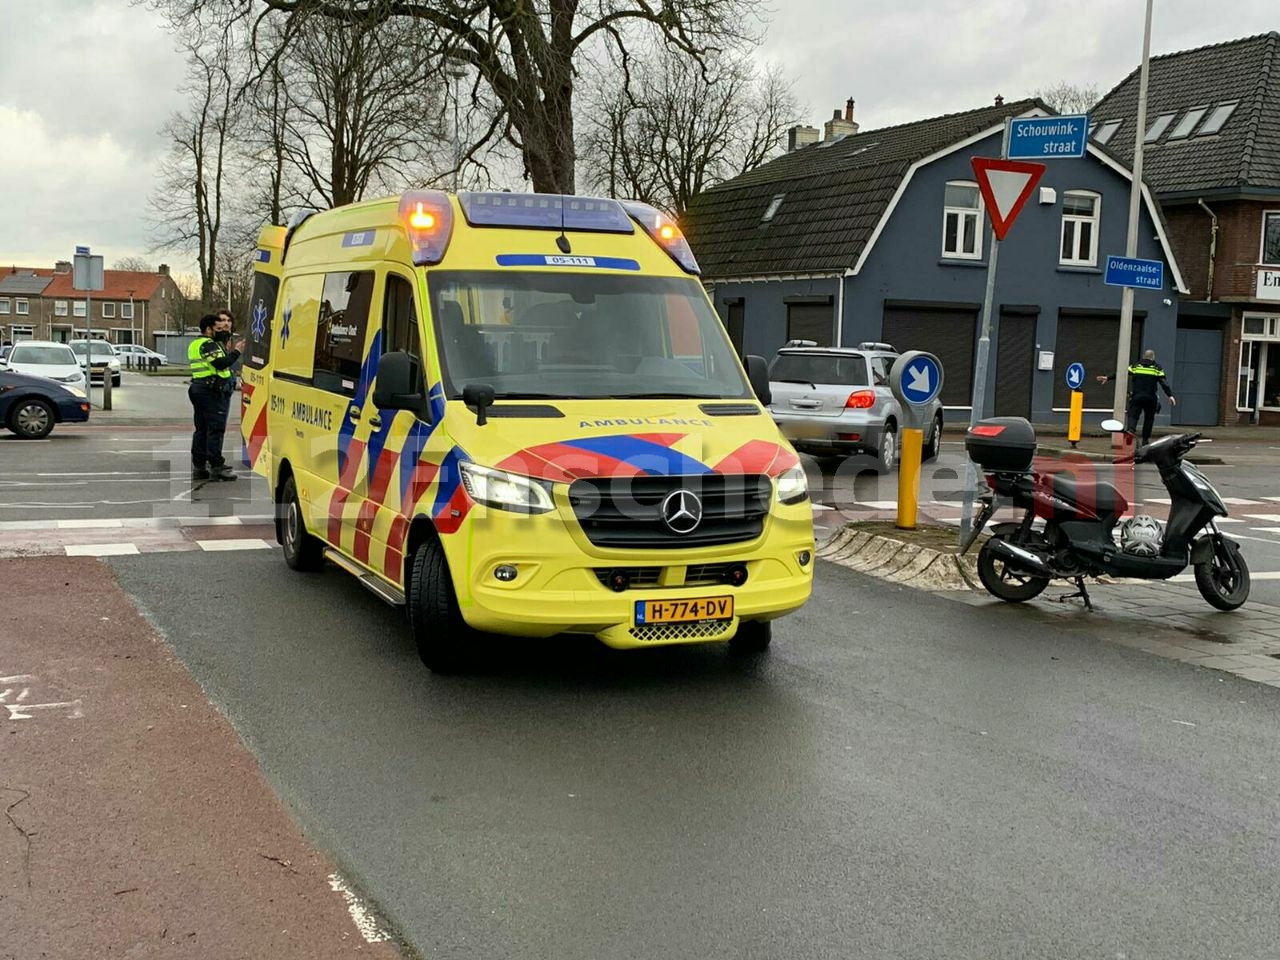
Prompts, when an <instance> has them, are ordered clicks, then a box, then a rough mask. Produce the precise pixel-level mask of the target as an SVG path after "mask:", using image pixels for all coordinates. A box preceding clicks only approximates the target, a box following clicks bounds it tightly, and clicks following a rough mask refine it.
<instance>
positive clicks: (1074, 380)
mask: <svg viewBox="0 0 1280 960" xmlns="http://www.w3.org/2000/svg"><path fill="white" fill-rule="evenodd" d="M1082 386H1084V364H1083V363H1073V364H1072V365H1071V366H1069V367H1067V387H1068V388H1069V389H1071V390H1079V389H1080V388H1081V387H1082Z"/></svg>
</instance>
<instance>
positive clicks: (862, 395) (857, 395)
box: [844, 390, 876, 410]
mask: <svg viewBox="0 0 1280 960" xmlns="http://www.w3.org/2000/svg"><path fill="white" fill-rule="evenodd" d="M844 405H845V408H846V409H848V410H870V409H871V408H872V407H874V406H875V405H876V393H875V391H874V390H855V391H853V393H851V394H849V399H848V400H846V401H845V402H844Z"/></svg>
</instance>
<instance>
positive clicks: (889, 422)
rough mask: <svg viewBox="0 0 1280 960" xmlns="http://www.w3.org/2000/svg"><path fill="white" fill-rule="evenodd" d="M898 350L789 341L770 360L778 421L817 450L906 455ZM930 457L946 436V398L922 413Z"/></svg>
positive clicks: (884, 463)
mask: <svg viewBox="0 0 1280 960" xmlns="http://www.w3.org/2000/svg"><path fill="white" fill-rule="evenodd" d="M897 359H898V352H897V351H896V350H894V349H893V347H892V346H890V345H889V344H887V343H860V344H858V346H857V347H819V346H818V345H817V344H816V343H814V342H813V341H811V340H792V341H790V342H788V343H787V345H786V346H784V347H783V348H782V349H781V350H779V351H778V355H777V356H776V357H774V359H773V363H772V364H770V366H769V388H770V390H771V391H772V393H773V402H772V403H771V404H770V405H769V412H770V413H771V414H772V415H773V419H774V422H775V423H777V424H778V427H779V429H781V430H782V432H783V434H784V435H785V436H786V437H787V439H788V440H790V441H791V444H792V446H794V447H795V448H796V449H797V450H801V451H803V452H805V453H810V454H813V455H814V456H825V457H830V456H838V457H844V456H849V455H851V454H854V453H862V452H866V453H870V454H871V455H872V456H875V457H877V458H878V459H879V460H880V469H882V470H885V471H888V470H892V469H893V467H894V465H895V464H896V463H897V462H898V431H899V430H900V429H901V424H902V409H901V407H900V406H899V405H898V401H897V400H896V399H895V398H894V396H893V391H892V390H890V389H889V370H890V368H891V367H892V366H893V361H895V360H897ZM922 419H923V421H924V424H925V428H924V451H923V456H924V459H925V460H932V459H933V458H934V457H936V456H937V455H938V445H939V444H940V443H941V442H942V402H941V400H934V401H933V403H931V404H930V405H929V407H928V408H926V410H925V416H924V417H923V418H922Z"/></svg>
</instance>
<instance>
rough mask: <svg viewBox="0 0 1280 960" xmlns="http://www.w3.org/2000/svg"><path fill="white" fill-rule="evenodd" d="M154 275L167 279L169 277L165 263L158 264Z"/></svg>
mask: <svg viewBox="0 0 1280 960" xmlns="http://www.w3.org/2000/svg"><path fill="white" fill-rule="evenodd" d="M156 273H158V274H160V276H162V277H167V276H168V275H169V265H168V264H167V263H162V264H160V266H159V268H158V269H157V270H156Z"/></svg>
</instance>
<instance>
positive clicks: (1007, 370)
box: [995, 314, 1036, 420]
mask: <svg viewBox="0 0 1280 960" xmlns="http://www.w3.org/2000/svg"><path fill="white" fill-rule="evenodd" d="M1035 347H1036V318H1035V317H1031V316H1026V315H1025V314H1020V315H1010V314H1005V315H1004V316H1002V317H1001V318H1000V336H999V346H998V348H997V350H996V369H995V375H996V416H997V417H1026V418H1027V419H1028V420H1030V419H1031V374H1032V370H1033V367H1034V366H1035V356H1034V353H1035Z"/></svg>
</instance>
